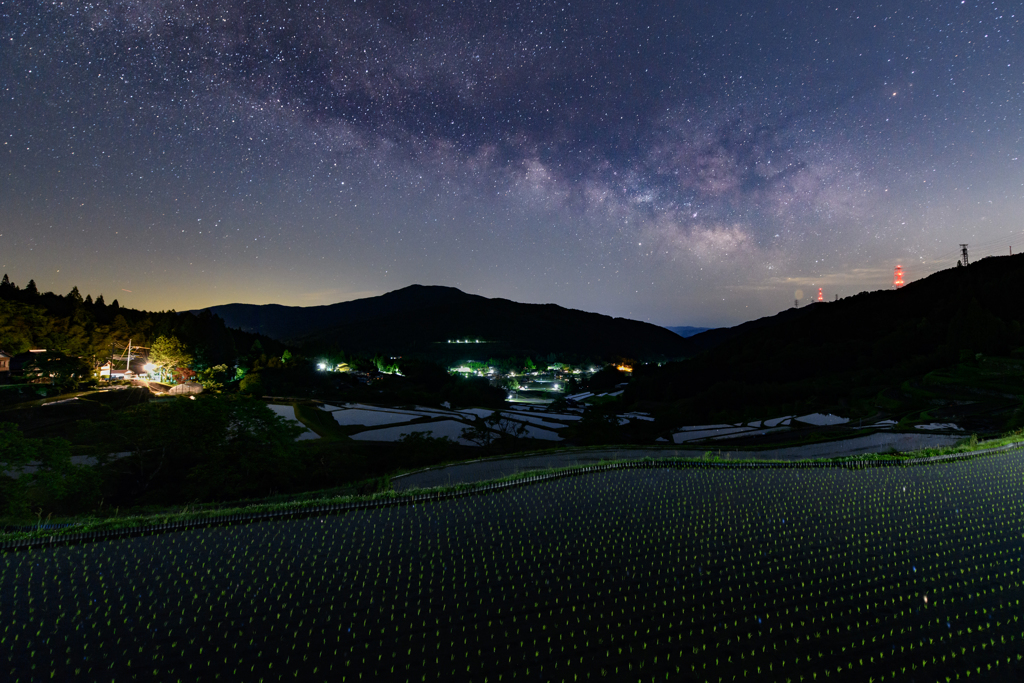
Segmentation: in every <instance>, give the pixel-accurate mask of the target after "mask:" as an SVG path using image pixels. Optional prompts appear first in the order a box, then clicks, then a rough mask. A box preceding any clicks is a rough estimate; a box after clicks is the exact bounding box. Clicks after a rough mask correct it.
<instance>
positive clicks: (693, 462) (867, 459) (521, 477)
mask: <svg viewBox="0 0 1024 683" xmlns="http://www.w3.org/2000/svg"><path fill="white" fill-rule="evenodd" d="M1022 436H1024V435H1022V433H1021V431H1020V430H1018V431H1017V432H1015V433H1012V434H1007V435H1004V436H1003V437H1000V438H998V439H993V440H990V441H983V442H979V441H977V440H976V439H975V438H972V439H965V440H964V442H963V443H961V444H959V445H957V446H953V447H949V448H939V449H925V450H922V451H917V452H913V453H906V454H887V453H878V454H874V453H867V454H862V455H852V456H843V457H839V458H817V459H813V460H803V461H791V462H780V461H777V460H759V459H757V458H733V457H731V456H727V457H722V456H720V455H718V454H715V453H712V452H711V451H708V452H706V453H705V454H704V456H703V457H701V458H679V459H676V458H673V459H671V460H669V459H657V460H655V459H652V458H640V459H635V460H601V461H599V462H597V463H594V464H588V465H579V466H571V467H562V468H552V469H545V470H533V471H530V472H521V473H517V474H512V475H509V476H506V477H501V478H498V479H493V480H489V481H484V482H475V483H466V484H456V485H452V486H445V487H438V488H435V489H427V490H424V489H410V490H406V491H400V492H399V491H395V490H393V489H391V488H390V478H388V477H382V478H378V479H375V480H372V481H370V482H364V484H369V485H370V487H371V488H373V489H376V492H374V493H371V494H368V495H358V494H355V493H353V492H352V491H353V489H352V488H351V487H344V488H341V489H329V490H322V491H313V492H309V493H304V494H298V495H291V496H275V497H271V498H264V499H260V500H252V501H235V502H232V503H224V504H207V505H200V506H184V507H174V508H168V509H166V510H164V511H160V512H150V513H148V514H144V515H124V516H120V515H118V514H116V513H115V515H113V516H105V517H94V516H80V517H76V518H72V519H64V520H48V526H50V527H52V526H55V525H61V524H70V525H71V526H66V527H64V528H60V529H54V528H25V529H24V530H20V531H12V532H6V533H0V543H6V542H11V541H20V540H38V539H43V538H48V537H61V536H68V535H75V534H83V533H97V534H99V535H101V536H102V535H104V534H108V533H118V532H125V531H134V532H140V533H144V532H146V531H159V530H161V529H164V528H167V527H175V528H181V527H188V526H191V525H207V524H213V523H221V522H232V521H237V522H245V521H249V520H252V521H257V520H259V519H260V518H265V517H269V516H271V515H280V514H286V515H292V514H294V515H303V514H312V513H315V512H318V511H324V510H323V508H330V507H334V506H344V505H349V504H371V505H372V504H401V503H403V502H405V503H408V502H413V501H414V500H415V499H419V498H423V497H428V498H440V497H447V496H451V495H457V494H460V493H472V492H474V491H477V490H486V489H488V488H493V487H494V486H495V485H501V484H506V485H507V484H514V483H516V482H521V481H531V480H536V479H538V478H550V477H554V476H571V475H573V474H582V473H583V472H585V471H587V470H588V469H592V468H594V467H628V466H635V465H637V464H648V463H649V464H655V465H659V466H664V467H672V466H696V467H700V466H705V467H716V466H736V465H770V466H773V467H780V466H781V467H821V466H830V465H831V466H837V467H866V466H871V464H872V463H876V464H879V465H884V464H896V463H906V464H908V465H913V464H914V463H915V462H918V461H922V460H927V459H930V458H935V457H939V456H955V455H967V456H968V457H970V456H969V454H971V453H977V454H978V456H984V454H985V453H986V452H990V451H992V450H993V449H1005V448H1007V447H1011V446H1013V445H1024V441H1022ZM573 450H608V448H607V447H603V448H602V447H594V448H588V449H573ZM544 453H545V454H550V453H551V451H545V452H544ZM516 457H522V454H519V455H517V456H516ZM225 518H234V519H225Z"/></svg>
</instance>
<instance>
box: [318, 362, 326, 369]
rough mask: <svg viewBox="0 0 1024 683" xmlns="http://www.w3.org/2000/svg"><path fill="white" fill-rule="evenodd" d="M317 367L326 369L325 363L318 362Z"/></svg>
mask: <svg viewBox="0 0 1024 683" xmlns="http://www.w3.org/2000/svg"><path fill="white" fill-rule="evenodd" d="M317 367H318V368H320V369H321V370H326V369H327V363H318V364H317Z"/></svg>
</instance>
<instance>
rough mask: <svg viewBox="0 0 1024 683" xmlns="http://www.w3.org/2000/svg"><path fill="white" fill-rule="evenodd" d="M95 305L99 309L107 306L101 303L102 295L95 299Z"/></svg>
mask: <svg viewBox="0 0 1024 683" xmlns="http://www.w3.org/2000/svg"><path fill="white" fill-rule="evenodd" d="M96 305H97V306H99V307H100V308H103V307H104V306H106V305H107V304H106V302H104V301H103V295H102V294H100V295H99V296H98V297H96Z"/></svg>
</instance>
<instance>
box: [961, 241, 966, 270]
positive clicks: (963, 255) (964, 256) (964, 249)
mask: <svg viewBox="0 0 1024 683" xmlns="http://www.w3.org/2000/svg"><path fill="white" fill-rule="evenodd" d="M960 254H961V258H962V259H963V264H964V265H965V266H966V265H967V245H966V244H961V245H960Z"/></svg>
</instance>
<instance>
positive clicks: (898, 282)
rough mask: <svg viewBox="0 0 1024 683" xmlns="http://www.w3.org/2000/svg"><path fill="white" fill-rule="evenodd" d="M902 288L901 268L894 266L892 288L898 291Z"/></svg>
mask: <svg viewBox="0 0 1024 683" xmlns="http://www.w3.org/2000/svg"><path fill="white" fill-rule="evenodd" d="M902 286H903V266H896V270H894V271H893V274H892V288H893V289H899V288H900V287H902Z"/></svg>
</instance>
